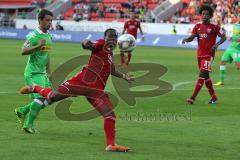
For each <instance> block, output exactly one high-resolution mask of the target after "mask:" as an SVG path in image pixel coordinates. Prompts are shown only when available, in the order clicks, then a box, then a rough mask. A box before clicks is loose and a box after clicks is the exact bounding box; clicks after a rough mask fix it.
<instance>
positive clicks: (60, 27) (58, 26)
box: [56, 22, 64, 31]
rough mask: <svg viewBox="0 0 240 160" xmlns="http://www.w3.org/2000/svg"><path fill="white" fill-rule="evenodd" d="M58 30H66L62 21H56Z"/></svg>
mask: <svg viewBox="0 0 240 160" xmlns="http://www.w3.org/2000/svg"><path fill="white" fill-rule="evenodd" d="M56 30H61V31H63V30H64V28H63V26H62V25H60V22H57V23H56Z"/></svg>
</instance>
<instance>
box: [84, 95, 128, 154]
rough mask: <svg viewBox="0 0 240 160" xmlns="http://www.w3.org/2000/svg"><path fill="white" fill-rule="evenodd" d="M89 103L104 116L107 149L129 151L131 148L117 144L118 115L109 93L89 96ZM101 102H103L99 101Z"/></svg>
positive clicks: (110, 150)
mask: <svg viewBox="0 0 240 160" xmlns="http://www.w3.org/2000/svg"><path fill="white" fill-rule="evenodd" d="M87 100H88V101H89V103H91V104H92V106H94V108H95V109H96V110H97V111H98V112H99V113H100V114H101V115H102V116H103V118H104V132H105V136H106V145H107V147H106V148H105V150H106V151H109V152H128V150H129V148H128V147H124V146H121V145H117V144H116V142H115V132H116V130H115V123H116V116H115V113H114V111H113V109H112V108H113V107H112V103H111V101H110V99H109V97H108V95H107V94H104V95H103V96H101V97H100V98H87ZM99 102H101V103H99Z"/></svg>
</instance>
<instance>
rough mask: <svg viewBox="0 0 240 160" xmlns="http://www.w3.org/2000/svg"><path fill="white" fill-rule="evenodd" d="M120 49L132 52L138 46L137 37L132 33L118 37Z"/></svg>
mask: <svg viewBox="0 0 240 160" xmlns="http://www.w3.org/2000/svg"><path fill="white" fill-rule="evenodd" d="M118 47H119V49H120V51H124V52H131V51H133V50H134V48H135V47H136V39H135V38H134V37H133V36H132V35H131V34H123V35H121V36H120V37H118Z"/></svg>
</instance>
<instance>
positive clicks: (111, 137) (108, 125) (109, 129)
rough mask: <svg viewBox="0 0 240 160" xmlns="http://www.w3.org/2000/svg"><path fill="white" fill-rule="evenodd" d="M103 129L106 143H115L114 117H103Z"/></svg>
mask: <svg viewBox="0 0 240 160" xmlns="http://www.w3.org/2000/svg"><path fill="white" fill-rule="evenodd" d="M104 130H105V136H106V140H107V146H108V145H115V117H113V116H108V117H104Z"/></svg>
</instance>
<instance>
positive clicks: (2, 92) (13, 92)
mask: <svg viewBox="0 0 240 160" xmlns="http://www.w3.org/2000/svg"><path fill="white" fill-rule="evenodd" d="M17 93H19V92H16V91H11V92H4V91H0V94H17Z"/></svg>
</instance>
